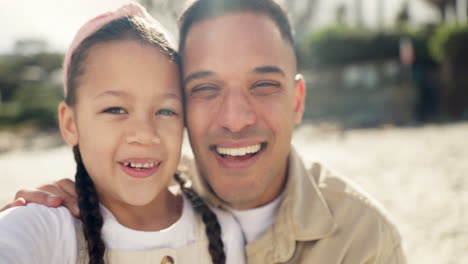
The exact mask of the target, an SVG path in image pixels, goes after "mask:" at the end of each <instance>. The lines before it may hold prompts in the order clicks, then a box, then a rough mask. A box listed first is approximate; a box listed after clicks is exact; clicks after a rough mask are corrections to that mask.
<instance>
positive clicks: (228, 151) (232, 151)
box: [216, 144, 261, 156]
mask: <svg viewBox="0 0 468 264" xmlns="http://www.w3.org/2000/svg"><path fill="white" fill-rule="evenodd" d="M260 148H261V145H260V144H257V145H253V146H248V147H243V148H221V147H216V151H217V152H218V153H219V154H221V155H230V156H244V155H247V154H252V153H257V152H258V151H259V150H260Z"/></svg>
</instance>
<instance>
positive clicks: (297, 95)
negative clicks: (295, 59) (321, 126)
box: [294, 74, 306, 125]
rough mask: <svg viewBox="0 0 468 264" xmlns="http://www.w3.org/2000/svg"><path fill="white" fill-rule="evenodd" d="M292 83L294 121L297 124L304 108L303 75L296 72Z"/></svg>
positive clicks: (304, 87)
mask: <svg viewBox="0 0 468 264" xmlns="http://www.w3.org/2000/svg"><path fill="white" fill-rule="evenodd" d="M294 82H295V84H294V103H295V106H294V112H295V116H294V123H295V124H296V125H299V124H300V123H301V122H302V116H303V114H304V109H305V105H304V104H305V97H306V84H305V80H304V76H302V75H301V74H297V75H296V78H295V81H294Z"/></svg>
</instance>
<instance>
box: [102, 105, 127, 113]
mask: <svg viewBox="0 0 468 264" xmlns="http://www.w3.org/2000/svg"><path fill="white" fill-rule="evenodd" d="M102 112H103V113H108V114H114V115H123V114H127V111H125V109H123V108H121V107H109V108H106V109H104V111H102Z"/></svg>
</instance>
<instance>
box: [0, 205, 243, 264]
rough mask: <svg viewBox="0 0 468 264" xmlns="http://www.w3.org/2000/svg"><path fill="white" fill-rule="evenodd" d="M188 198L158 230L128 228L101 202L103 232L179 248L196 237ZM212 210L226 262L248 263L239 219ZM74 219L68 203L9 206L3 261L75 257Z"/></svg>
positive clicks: (119, 244) (136, 247) (2, 226)
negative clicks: (175, 217)
mask: <svg viewBox="0 0 468 264" xmlns="http://www.w3.org/2000/svg"><path fill="white" fill-rule="evenodd" d="M183 203H184V205H183V211H182V216H181V217H180V218H179V220H177V221H176V222H175V223H174V224H173V225H172V226H170V227H168V228H166V229H164V230H161V231H156V232H145V231H137V230H133V229H129V228H127V227H125V226H123V225H121V224H120V223H119V222H118V221H117V219H116V218H115V217H114V216H113V215H112V213H111V212H110V211H109V210H107V209H106V208H105V207H103V206H102V207H101V209H102V210H101V212H102V215H103V218H104V225H103V228H102V231H101V232H102V233H101V234H102V238H103V240H104V243H105V244H106V247H107V248H109V249H113V250H126V251H145V250H154V249H163V248H180V247H184V246H187V245H189V244H191V243H193V242H194V240H195V230H194V228H195V224H194V223H195V221H196V220H195V211H194V209H193V207H192V206H191V204H190V202H189V201H188V200H187V199H186V198H185V197H184V200H183ZM213 211H214V212H215V213H216V215H217V217H218V221H219V223H220V225H221V228H222V232H223V234H222V239H223V242H224V248H225V253H226V259H227V261H226V263H232V264H237V263H245V253H244V243H243V239H242V234H241V230H240V228H239V226H238V224H237V222H236V221H235V220H234V218H233V217H232V215H230V214H228V213H226V212H222V211H220V210H213ZM75 221H79V220H77V219H75V218H74V217H73V216H72V215H71V214H70V212H69V211H68V210H67V209H66V208H64V207H59V208H48V207H46V206H43V205H38V204H28V205H27V206H24V207H15V208H10V209H8V210H6V211H4V212H2V213H0V263H37V264H40V263H44V264H46V263H47V264H51V263H60V264H63V263H76V260H77V248H78V245H77V237H76V231H75V230H76V229H75ZM194 261H195V260H194ZM205 261H206V260H205ZM205 261H203V262H205ZM194 263H196V262H194Z"/></svg>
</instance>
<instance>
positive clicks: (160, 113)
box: [156, 109, 177, 116]
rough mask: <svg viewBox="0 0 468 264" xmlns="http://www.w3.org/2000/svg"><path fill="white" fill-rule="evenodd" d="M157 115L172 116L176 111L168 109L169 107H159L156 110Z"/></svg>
mask: <svg viewBox="0 0 468 264" xmlns="http://www.w3.org/2000/svg"><path fill="white" fill-rule="evenodd" d="M156 114H157V115H167V116H173V115H177V113H176V112H174V111H172V110H170V109H161V110H159V111H157V112H156Z"/></svg>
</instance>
